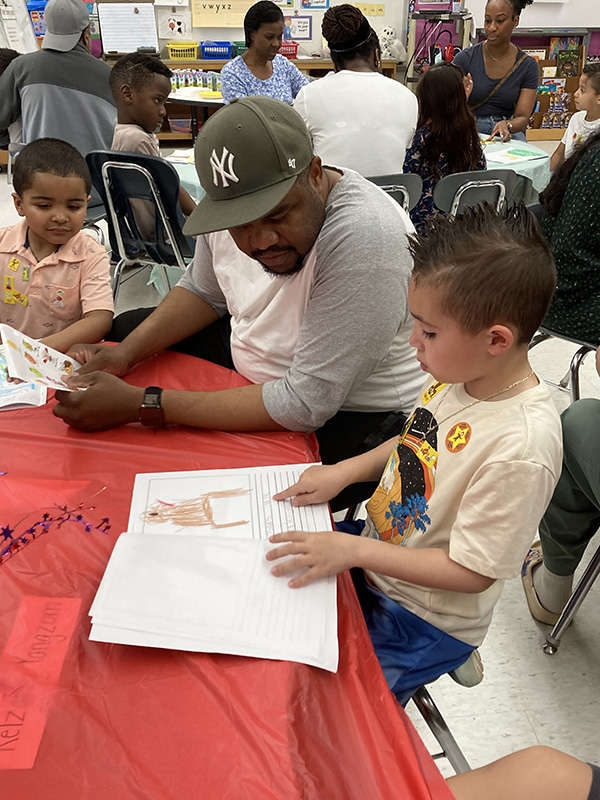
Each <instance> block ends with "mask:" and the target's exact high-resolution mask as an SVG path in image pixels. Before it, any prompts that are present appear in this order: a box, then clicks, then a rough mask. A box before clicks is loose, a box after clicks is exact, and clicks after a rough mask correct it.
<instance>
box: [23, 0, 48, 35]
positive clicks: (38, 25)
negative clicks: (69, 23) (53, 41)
mask: <svg viewBox="0 0 600 800" xmlns="http://www.w3.org/2000/svg"><path fill="white" fill-rule="evenodd" d="M45 8H46V0H29V2H28V3H27V11H28V12H29V19H30V20H31V25H32V27H33V33H34V35H35V36H38V37H39V36H44V34H45V33H46V23H45V22H44V9H45Z"/></svg>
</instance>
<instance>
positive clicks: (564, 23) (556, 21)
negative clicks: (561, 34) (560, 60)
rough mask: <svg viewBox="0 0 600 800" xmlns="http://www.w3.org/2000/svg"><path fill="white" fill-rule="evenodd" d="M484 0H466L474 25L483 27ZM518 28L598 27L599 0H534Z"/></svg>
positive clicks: (599, 14) (599, 23) (525, 11)
mask: <svg viewBox="0 0 600 800" xmlns="http://www.w3.org/2000/svg"><path fill="white" fill-rule="evenodd" d="M485 4H486V0H467V6H468V8H469V11H471V12H473V16H474V17H475V25H476V26H477V27H478V28H483V14H484V9H485ZM519 28H563V29H565V30H568V29H570V28H600V0H566V1H565V2H559V3H552V2H551V3H548V2H544V0H534V2H533V3H532V4H531V5H530V6H527V8H526V9H525V10H524V11H523V13H522V14H521V20H520V24H519Z"/></svg>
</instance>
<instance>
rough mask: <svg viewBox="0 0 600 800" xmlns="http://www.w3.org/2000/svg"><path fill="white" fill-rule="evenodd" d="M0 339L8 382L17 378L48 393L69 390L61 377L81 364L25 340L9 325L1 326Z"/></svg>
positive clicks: (56, 351) (26, 338)
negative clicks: (48, 391)
mask: <svg viewBox="0 0 600 800" xmlns="http://www.w3.org/2000/svg"><path fill="white" fill-rule="evenodd" d="M0 336H2V342H3V343H4V353H5V356H6V365H7V368H8V374H9V375H10V377H11V378H20V379H21V380H22V381H26V382H27V383H35V384H39V385H41V386H48V387H49V388H50V389H66V390H67V391H71V392H72V391H77V390H75V389H70V388H69V387H68V386H66V385H65V383H64V381H63V376H64V375H70V374H71V373H73V372H75V371H76V370H78V369H79V367H80V366H81V364H79V363H78V362H77V361H75V360H74V359H72V358H69V356H66V355H65V354H64V353H59V352H58V350H53V349H52V348H51V347H46V345H44V344H42V343H41V342H39V341H37V339H31V338H30V337H29V336H25V334H24V333H21V332H20V331H16V330H15V329H14V328H11V327H10V325H2V324H0Z"/></svg>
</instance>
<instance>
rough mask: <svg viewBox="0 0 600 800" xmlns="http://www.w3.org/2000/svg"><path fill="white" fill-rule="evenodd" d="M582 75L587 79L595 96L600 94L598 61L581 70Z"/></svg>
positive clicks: (599, 63) (599, 65)
mask: <svg viewBox="0 0 600 800" xmlns="http://www.w3.org/2000/svg"><path fill="white" fill-rule="evenodd" d="M582 75H585V77H586V78H587V79H588V81H589V83H590V85H591V87H592V90H593V92H594V93H595V94H600V61H598V62H596V61H595V62H593V63H592V64H586V65H585V67H584V68H583V70H582Z"/></svg>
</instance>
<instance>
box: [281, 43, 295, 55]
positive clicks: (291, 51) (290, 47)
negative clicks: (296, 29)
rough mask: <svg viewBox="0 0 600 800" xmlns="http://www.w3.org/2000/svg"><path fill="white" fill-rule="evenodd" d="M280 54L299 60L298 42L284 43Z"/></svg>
mask: <svg viewBox="0 0 600 800" xmlns="http://www.w3.org/2000/svg"><path fill="white" fill-rule="evenodd" d="M279 54H280V55H282V56H285V57H286V58H297V56H298V42H282V43H281V47H280V48H279Z"/></svg>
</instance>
